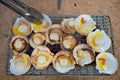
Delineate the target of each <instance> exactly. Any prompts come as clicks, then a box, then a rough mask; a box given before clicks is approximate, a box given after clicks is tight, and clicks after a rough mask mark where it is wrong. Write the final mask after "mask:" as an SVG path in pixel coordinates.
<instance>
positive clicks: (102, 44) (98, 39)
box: [87, 29, 111, 52]
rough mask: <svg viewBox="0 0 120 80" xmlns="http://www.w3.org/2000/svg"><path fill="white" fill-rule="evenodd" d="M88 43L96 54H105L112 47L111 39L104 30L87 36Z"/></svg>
mask: <svg viewBox="0 0 120 80" xmlns="http://www.w3.org/2000/svg"><path fill="white" fill-rule="evenodd" d="M87 43H88V45H89V46H91V47H92V49H93V50H95V51H96V52H104V51H106V50H108V49H109V48H110V46H111V39H110V38H109V36H108V35H107V34H106V33H105V31H104V30H99V29H96V30H95V31H94V32H91V33H90V34H88V36H87Z"/></svg>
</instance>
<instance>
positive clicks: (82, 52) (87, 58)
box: [73, 44, 95, 66]
mask: <svg viewBox="0 0 120 80" xmlns="http://www.w3.org/2000/svg"><path fill="white" fill-rule="evenodd" d="M73 56H74V58H75V60H76V63H77V64H78V65H79V66H85V65H87V64H90V63H92V62H93V61H94V59H95V52H94V51H92V50H91V49H90V47H89V46H88V45H87V44H79V45H77V46H76V47H75V48H74V49H73Z"/></svg>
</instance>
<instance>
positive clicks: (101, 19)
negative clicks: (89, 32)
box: [6, 15, 114, 76]
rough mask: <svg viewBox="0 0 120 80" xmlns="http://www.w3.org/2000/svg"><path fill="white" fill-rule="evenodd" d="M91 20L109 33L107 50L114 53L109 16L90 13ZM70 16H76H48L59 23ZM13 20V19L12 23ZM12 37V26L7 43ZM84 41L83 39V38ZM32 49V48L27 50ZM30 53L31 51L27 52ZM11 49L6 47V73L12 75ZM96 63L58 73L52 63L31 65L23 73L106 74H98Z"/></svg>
mask: <svg viewBox="0 0 120 80" xmlns="http://www.w3.org/2000/svg"><path fill="white" fill-rule="evenodd" d="M91 16H92V18H93V20H94V21H95V22H96V23H97V25H100V26H101V27H102V29H104V30H105V32H106V33H107V34H108V35H109V37H110V38H111V40H112V45H111V47H110V49H109V50H108V51H107V52H111V53H112V54H113V55H114V43H113V34H112V27H111V22H110V18H109V16H105V15H91ZM70 17H73V18H74V17H76V16H51V17H50V18H51V19H52V22H53V24H56V23H58V24H60V22H61V21H62V19H64V18H70ZM14 21H15V20H13V23H14ZM12 37H13V33H12V28H11V30H10V36H9V41H8V44H9V42H10V40H11V38H12ZM83 43H84V40H83ZM29 51H32V50H29ZM29 53H31V52H29ZM12 55H13V54H12V51H11V50H10V48H9V46H8V48H7V57H8V58H7V70H6V71H7V74H8V75H12V73H11V72H10V70H9V67H10V63H9V60H10V59H11V58H12ZM95 66H96V63H95V61H94V62H93V63H92V64H89V65H86V66H84V67H79V66H77V65H76V67H75V69H73V70H70V71H69V72H67V73H65V74H61V73H58V72H57V71H56V70H55V69H54V68H53V66H52V64H51V65H50V66H49V67H48V69H46V70H43V71H40V70H37V69H35V68H34V67H33V66H32V67H31V68H30V70H29V71H28V72H27V73H25V74H24V75H86V76H99V75H106V74H100V73H99V72H98V71H97V70H96V69H95Z"/></svg>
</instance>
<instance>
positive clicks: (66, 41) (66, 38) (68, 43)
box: [60, 34, 77, 50]
mask: <svg viewBox="0 0 120 80" xmlns="http://www.w3.org/2000/svg"><path fill="white" fill-rule="evenodd" d="M76 44H77V40H76V38H75V37H74V36H72V35H68V34H64V35H63V36H62V38H61V43H60V46H61V49H66V50H72V49H73V48H74V47H75V46H76Z"/></svg>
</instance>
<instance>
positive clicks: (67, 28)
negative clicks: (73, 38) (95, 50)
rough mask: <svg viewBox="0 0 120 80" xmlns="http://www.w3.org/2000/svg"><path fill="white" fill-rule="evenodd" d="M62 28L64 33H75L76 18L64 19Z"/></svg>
mask: <svg viewBox="0 0 120 80" xmlns="http://www.w3.org/2000/svg"><path fill="white" fill-rule="evenodd" d="M61 28H62V30H63V31H64V33H68V34H74V33H75V32H76V30H75V20H74V18H67V19H63V21H62V22H61Z"/></svg>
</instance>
